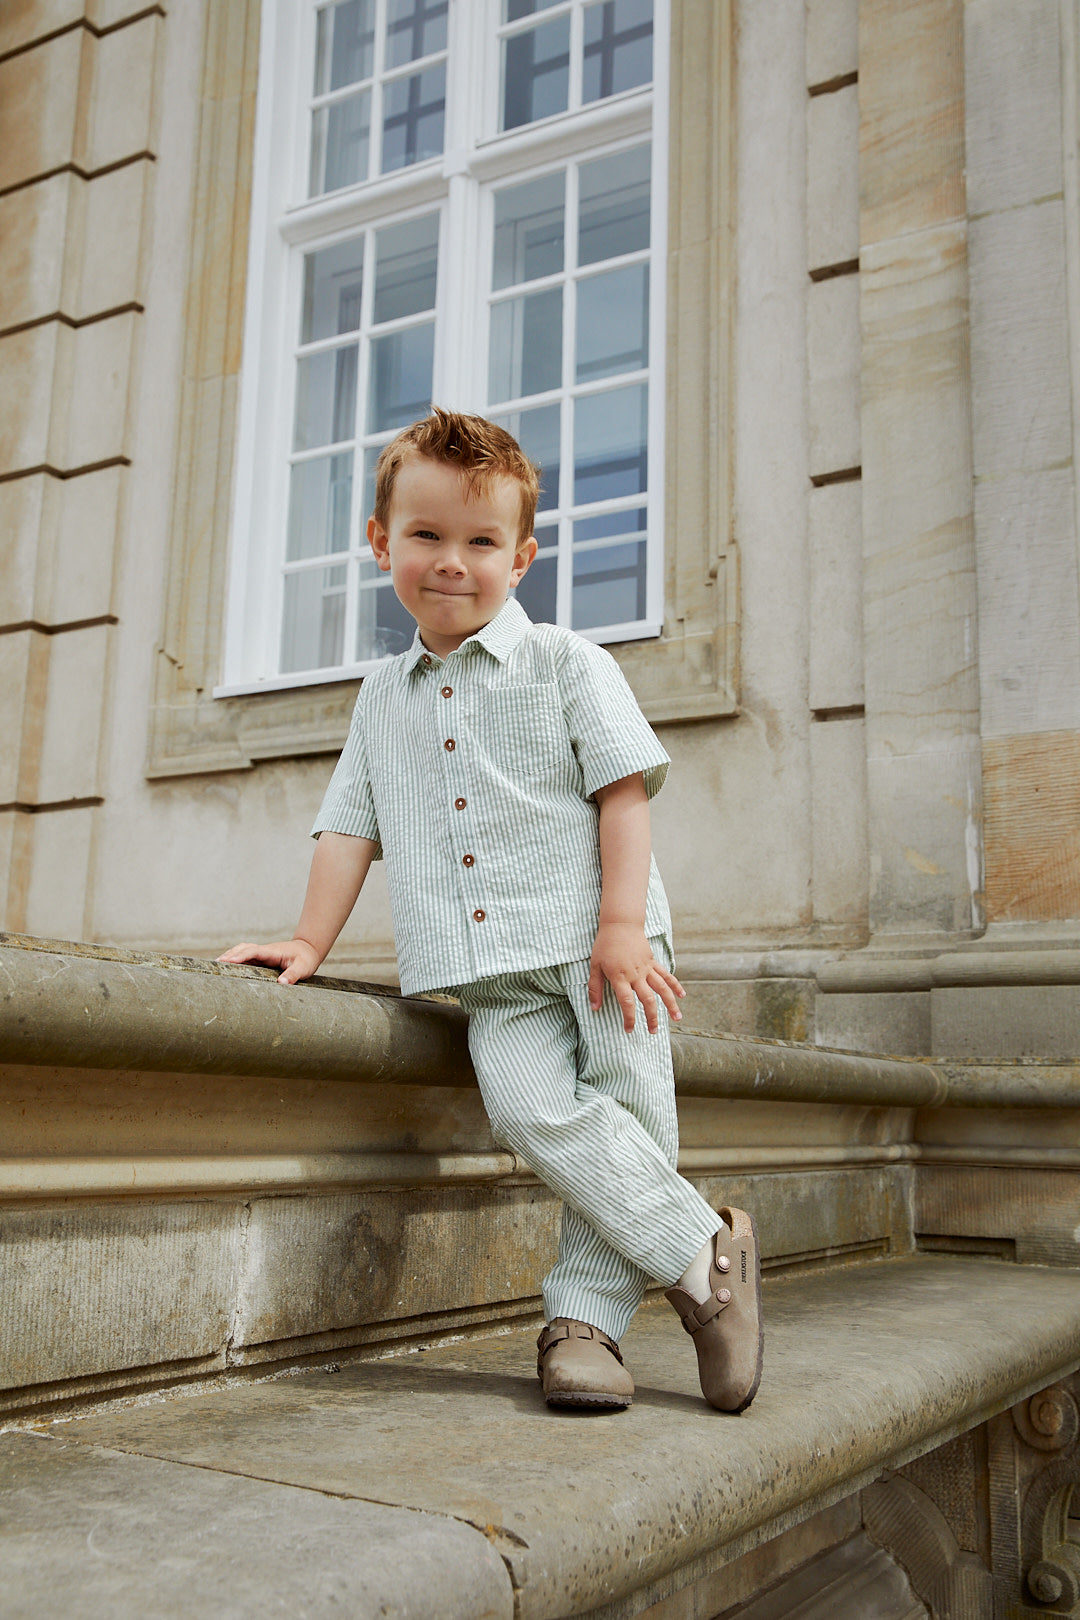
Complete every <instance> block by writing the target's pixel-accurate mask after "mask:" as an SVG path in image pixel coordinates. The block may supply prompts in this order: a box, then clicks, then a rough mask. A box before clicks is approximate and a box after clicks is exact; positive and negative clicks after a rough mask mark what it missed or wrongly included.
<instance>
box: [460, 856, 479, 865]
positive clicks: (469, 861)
mask: <svg viewBox="0 0 1080 1620" xmlns="http://www.w3.org/2000/svg"><path fill="white" fill-rule="evenodd" d="M461 864H462V866H475V865H476V856H475V855H463V856H462V857H461Z"/></svg>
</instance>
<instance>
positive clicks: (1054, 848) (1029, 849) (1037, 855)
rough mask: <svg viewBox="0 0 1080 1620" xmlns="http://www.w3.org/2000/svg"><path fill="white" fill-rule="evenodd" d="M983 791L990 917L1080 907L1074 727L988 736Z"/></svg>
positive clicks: (1078, 760)
mask: <svg viewBox="0 0 1080 1620" xmlns="http://www.w3.org/2000/svg"><path fill="white" fill-rule="evenodd" d="M1065 659H1066V661H1067V660H1068V649H1067V648H1066V649H1065ZM1055 686H1056V682H1055ZM1059 690H1060V689H1059ZM983 793H984V806H985V817H986V904H987V915H988V917H989V919H990V921H991V922H992V923H994V922H1006V923H1007V922H1009V921H1011V920H1013V919H1028V920H1031V919H1040V918H1047V919H1051V918H1057V917H1068V916H1071V915H1073V914H1074V913H1075V912H1076V911H1077V910H1080V832H1078V829H1077V824H1076V803H1077V795H1078V793H1080V738H1078V737H1077V735H1076V732H1075V731H1072V730H1068V731H1050V732H1043V733H1038V732H1036V733H1034V734H1031V733H1029V734H1024V735H1020V736H1015V737H990V738H988V739H987V740H986V742H985V744H984V746H983ZM1039 954H1040V955H1042V953H1041V952H1040V953H1039ZM1035 971H1038V969H1037V968H1036V969H1035Z"/></svg>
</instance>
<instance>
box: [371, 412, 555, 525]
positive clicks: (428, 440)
mask: <svg viewBox="0 0 1080 1620" xmlns="http://www.w3.org/2000/svg"><path fill="white" fill-rule="evenodd" d="M411 456H427V458H428V460H429V461H440V462H442V463H443V465H444V466H447V467H457V468H458V470H459V471H460V473H461V475H462V477H463V478H464V479H465V481H466V483H467V485H468V487H469V491H470V494H478V495H482V494H484V493H485V491H486V489H487V487H488V485H489V484H490V483H491V480H492V479H493V478H512V479H513V481H514V482H515V483H516V484H517V486H518V488H519V489H520V490H521V528H520V532H519V539H520V540H527V539H528V538H529V536H530V535H531V534H532V532H533V521H534V519H535V517H536V502H537V500H538V498H539V495H540V474H539V472H538V470H537V468H536V467H534V466H533V464H532V462H531V461H530V460H529V458H528V456H527V455H526V454H525V453H524V451H523V450H522V448H521V446H520V445H519V444H518V442H517V440H516V439H515V438H514V437H513V436H512V434H509V433H507V431H506V429H505V428H501V427H496V425H495V423H494V422H489V421H487V420H486V419H485V418H484V417H482V416H464V415H462V414H461V412H459V411H444V410H443V409H442V408H441V406H439V405H433V406H432V407H431V415H430V416H425V417H423V418H421V420H420V421H419V422H414V423H413V424H412V426H411V427H407V428H403V429H402V431H401V432H400V433H399V434H398V436H397V438H396V439H391V441H390V443H389V444H388V445H386V446H385V448H384V449H383V452H382V454H381V455H380V457H379V460H378V463H377V465H376V468H375V521H376V523H378V524H379V526H380V528H383V529H386V528H388V527H389V520H390V504H391V501H392V500H393V496H394V484H395V483H396V481H397V475H398V473H399V472H400V471H401V469H402V467H403V466H404V465H405V463H406V462H407V461H408V460H409V458H410V457H411Z"/></svg>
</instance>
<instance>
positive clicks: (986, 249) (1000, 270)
mask: <svg viewBox="0 0 1080 1620" xmlns="http://www.w3.org/2000/svg"><path fill="white" fill-rule="evenodd" d="M968 239H969V258H970V277H971V386H972V433H973V444H974V468H975V474H976V477H980V478H981V477H1000V476H1001V474H1003V473H1006V472H1013V471H1017V470H1020V469H1032V468H1036V467H1046V466H1048V465H1049V466H1056V465H1058V464H1059V463H1060V462H1061V461H1063V460H1065V459H1066V458H1067V457H1069V456H1070V455H1071V453H1072V421H1071V417H1070V413H1069V398H1070V392H1071V379H1070V372H1069V330H1068V311H1067V306H1066V298H1065V222H1064V206H1063V204H1062V202H1061V200H1060V199H1059V198H1056V197H1051V198H1047V199H1040V200H1039V201H1038V202H1033V203H1031V204H1029V205H1027V206H1024V207H1016V208H1010V209H1007V210H1005V211H1003V212H1002V213H994V214H990V215H987V216H986V217H985V218H982V219H973V220H972V221H971V222H970V225H969V228H968Z"/></svg>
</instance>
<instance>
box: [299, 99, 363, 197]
mask: <svg viewBox="0 0 1080 1620" xmlns="http://www.w3.org/2000/svg"><path fill="white" fill-rule="evenodd" d="M370 149H371V93H370V91H368V90H362V91H361V92H360V94H359V95H357V96H347V97H346V99H345V100H344V101H335V102H334V103H333V105H332V106H330V107H320V108H318V110H317V111H316V112H315V114H314V115H313V117H312V121H311V195H312V196H313V197H318V196H321V194H322V193H323V192H324V191H340V190H341V188H342V187H343V186H355V185H359V183H360V181H361V180H366V179H367V177H368V158H369V154H370Z"/></svg>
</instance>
